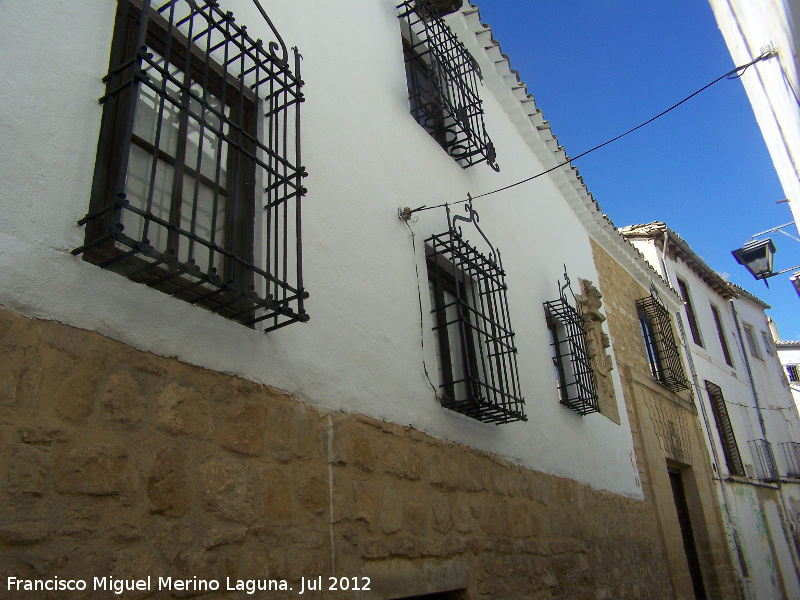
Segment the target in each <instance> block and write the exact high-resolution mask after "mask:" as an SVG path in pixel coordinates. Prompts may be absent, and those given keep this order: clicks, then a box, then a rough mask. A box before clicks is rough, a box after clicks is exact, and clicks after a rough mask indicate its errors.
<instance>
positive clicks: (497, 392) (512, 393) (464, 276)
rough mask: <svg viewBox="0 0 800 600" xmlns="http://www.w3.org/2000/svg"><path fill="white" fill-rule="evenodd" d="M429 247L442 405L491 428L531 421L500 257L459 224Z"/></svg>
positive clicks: (428, 242) (427, 244)
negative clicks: (471, 239) (473, 241)
mask: <svg viewBox="0 0 800 600" xmlns="http://www.w3.org/2000/svg"><path fill="white" fill-rule="evenodd" d="M448 215H449V213H448ZM458 218H459V219H462V220H464V221H466V219H463V218H461V217H458ZM425 242H426V248H425V251H426V258H427V264H428V278H429V289H430V292H431V311H432V316H433V331H434V334H435V339H436V352H437V357H438V359H439V374H440V388H441V403H442V406H443V407H445V408H448V409H450V410H453V411H456V412H459V413H461V414H464V415H466V416H468V417H471V418H473V419H476V420H478V421H483V422H485V423H497V424H499V423H509V422H513V421H525V420H527V417H526V416H525V412H524V405H525V400H524V398H523V397H522V395H521V390H520V385H519V376H518V373H517V358H516V354H517V349H516V346H515V345H514V332H513V330H512V329H511V323H510V319H509V314H508V301H507V298H506V289H507V288H506V284H505V273H504V271H503V269H502V266H501V265H500V260H499V255H498V256H497V258H495V257H494V256H492V255H490V256H488V257H487V256H486V255H484V254H481V253H480V252H478V251H477V250H476V249H475V248H474V247H473V246H471V245H470V244H469V243H467V242H466V241H465V240H464V239H463V238H462V237H461V235H460V233H458V231H457V230H455V229H454V228H453V226H452V224H451V227H450V228H449V229H448V231H447V232H445V233H442V234H438V235H433V236H431V237H430V238H428V239H427V240H426V241H425ZM493 254H494V253H493Z"/></svg>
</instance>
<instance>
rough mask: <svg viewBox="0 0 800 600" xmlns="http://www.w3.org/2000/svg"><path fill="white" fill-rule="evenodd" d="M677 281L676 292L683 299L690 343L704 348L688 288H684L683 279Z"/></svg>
mask: <svg viewBox="0 0 800 600" xmlns="http://www.w3.org/2000/svg"><path fill="white" fill-rule="evenodd" d="M677 279H678V290H679V291H680V294H681V298H682V299H683V308H684V311H685V312H686V320H687V321H688V323H689V331H691V332H692V341H693V342H694V343H695V344H697V345H698V346H700V347H701V348H704V347H705V346H704V345H703V338H702V336H701V335H700V326H699V325H698V323H697V316H696V315H695V312H694V306H693V305H692V298H691V296H690V295H689V288H688V287H687V286H686V282H685V281H684V280H683V279H681V278H680V277H678V278H677Z"/></svg>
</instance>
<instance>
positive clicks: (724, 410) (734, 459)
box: [706, 380, 745, 477]
mask: <svg viewBox="0 0 800 600" xmlns="http://www.w3.org/2000/svg"><path fill="white" fill-rule="evenodd" d="M706 392H707V393H708V399H709V400H710V401H711V411H712V412H713V413H714V420H715V421H716V423H717V431H718V432H719V438H720V441H721V442H722V453H723V455H724V456H725V463H726V464H727V466H728V473H730V474H731V475H738V476H739V477H744V476H745V471H744V464H743V463H742V456H741V454H739V446H738V445H737V444H736V436H735V435H734V433H733V425H732V424H731V418H730V416H729V415H728V407H727V405H726V404H725V397H724V396H723V395H722V389H721V388H720V387H719V386H718V385H717V384H715V383H712V382H710V381H708V380H706Z"/></svg>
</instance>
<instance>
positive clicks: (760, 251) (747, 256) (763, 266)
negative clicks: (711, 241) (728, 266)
mask: <svg viewBox="0 0 800 600" xmlns="http://www.w3.org/2000/svg"><path fill="white" fill-rule="evenodd" d="M731 254H733V257H734V258H735V259H736V261H737V262H738V263H739V264H740V265H743V266H744V268H745V269H747V270H748V271H750V274H751V275H752V276H753V277H755V278H756V279H766V278H767V277H771V276H772V275H773V272H772V259H773V256H774V255H775V245H774V244H773V243H772V240H771V239H769V238H767V239H766V240H761V241H752V242H747V243H746V244H745V245H744V246H742V247H741V248H739V249H738V250H734V251H733V252H732V253H731Z"/></svg>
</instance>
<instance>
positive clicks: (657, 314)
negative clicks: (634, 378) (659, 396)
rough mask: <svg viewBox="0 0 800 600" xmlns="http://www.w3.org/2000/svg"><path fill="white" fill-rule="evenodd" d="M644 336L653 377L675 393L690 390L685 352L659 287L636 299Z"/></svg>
mask: <svg viewBox="0 0 800 600" xmlns="http://www.w3.org/2000/svg"><path fill="white" fill-rule="evenodd" d="M636 312H637V314H638V317H639V325H640V326H641V330H642V336H643V337H644V342H645V347H646V349H647V358H648V361H649V362H650V371H651V373H652V375H653V379H655V380H656V381H658V382H659V383H660V384H661V385H663V386H664V387H666V388H667V389H670V390H672V391H673V392H679V391H680V390H686V389H689V381H688V380H687V379H686V375H685V373H684V370H683V365H682V364H681V354H680V351H679V350H678V345H677V344H676V343H675V336H674V335H673V333H672V320H671V319H670V315H669V311H668V310H667V309H666V307H665V306H664V305H663V304H662V303H661V300H660V299H659V298H658V292H657V291H656V290H655V288H653V289H651V291H650V295H649V296H646V297H644V298H641V299H639V300H637V301H636Z"/></svg>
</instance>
